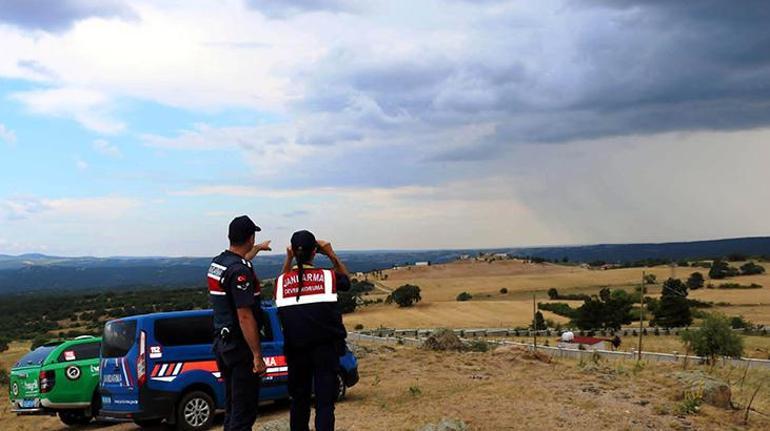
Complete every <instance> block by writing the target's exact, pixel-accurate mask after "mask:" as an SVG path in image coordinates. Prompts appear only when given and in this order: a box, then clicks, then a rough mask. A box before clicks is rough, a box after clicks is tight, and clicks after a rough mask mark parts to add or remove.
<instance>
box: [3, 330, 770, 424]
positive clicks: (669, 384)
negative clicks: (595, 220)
mask: <svg viewBox="0 0 770 431" xmlns="http://www.w3.org/2000/svg"><path fill="white" fill-rule="evenodd" d="M359 347H360V348H359V352H358V355H359V358H360V371H361V381H360V382H359V383H358V385H356V386H355V387H354V388H352V389H351V390H350V392H349V397H348V399H347V400H345V401H344V402H342V403H340V404H339V405H338V406H337V424H338V429H340V430H348V431H358V430H377V431H381V430H419V429H421V428H422V427H423V426H424V425H425V424H428V423H436V422H438V421H439V420H441V419H442V418H452V419H458V420H462V421H464V422H465V423H466V424H467V425H468V426H469V429H471V430H525V429H526V430H529V429H545V430H557V429H609V430H637V429H638V430H642V429H645V430H648V429H656V430H668V429H682V430H684V429H688V430H700V429H703V430H709V429H714V430H716V429H738V430H740V429H751V430H760V429H768V427H770V417H768V416H766V415H761V414H759V413H752V415H751V417H750V422H749V425H748V426H744V425H742V422H741V421H742V418H743V412H742V411H739V410H722V409H717V408H715V407H711V406H707V405H704V406H702V408H701V409H700V411H699V412H698V413H696V414H692V415H686V414H682V413H679V409H680V406H681V405H682V401H681V399H680V398H681V388H679V387H678V386H677V384H675V383H673V382H674V379H673V377H672V375H673V373H674V372H676V371H678V369H677V368H675V367H673V366H669V365H661V364H647V365H646V366H642V367H634V363H633V362H599V363H596V364H595V363H592V362H589V363H578V362H576V361H566V360H560V361H553V362H551V363H547V362H545V361H542V360H538V359H534V358H532V356H531V355H530V354H527V353H525V352H522V351H516V350H514V351H510V350H509V351H503V352H500V351H494V352H493V351H489V352H484V353H480V352H466V353H439V352H431V351H425V350H422V349H417V348H414V347H404V346H397V347H387V346H379V345H374V344H364V345H361V346H359ZM728 372H730V373H732V374H733V376H732V378H730V377H729V376H727V373H728ZM715 373H717V374H719V373H723V374H724V375H725V377H727V378H728V379H730V380H731V381H736V379H735V376H736V374H735V373H734V372H733V371H729V370H722V369H717V370H715ZM755 373H756V372H754V371H752V374H750V376H749V379H747V383H746V384H745V387H744V388H742V389H739V388H738V387H737V385H734V389H733V391H734V400H735V402H736V403H737V404H738V405H739V406H741V405H745V400H746V399H747V398H748V397H749V396H750V392H751V391H752V390H753V388H754V387H755V386H754V385H755V384H756V383H757V382H759V381H761V380H762V379H764V381H765V382H766V383H765V384H770V374H768V373H767V372H764V374H755ZM5 397H6V395H3V402H4V405H5V406H7V398H5ZM754 405H755V406H756V408H757V409H758V410H759V411H761V412H764V413H770V411H769V410H768V409H769V408H770V391H763V392H762V393H761V394H759V395H758V396H757V400H755V402H754ZM287 416H288V411H287V409H286V407H285V406H277V407H276V406H273V407H265V408H262V417H261V418H260V419H259V421H258V423H257V425H256V426H255V427H254V429H255V430H260V429H261V428H262V425H263V424H265V423H268V422H271V421H275V420H284V419H285V418H286V417H287ZM220 423H221V419H220ZM0 429H3V430H6V429H7V430H30V431H31V430H35V431H37V430H63V429H65V428H64V427H63V426H62V425H61V424H60V423H59V422H58V420H57V419H55V418H41V417H21V418H17V417H15V416H12V415H10V414H9V413H8V411H7V408H4V409H3V410H2V412H1V413H0ZM88 429H104V430H115V431H123V430H131V429H136V428H135V427H134V426H133V425H132V424H117V425H91V426H89V427H88ZM215 429H221V425H220V426H218V427H217V428H215Z"/></svg>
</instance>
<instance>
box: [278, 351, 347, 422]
mask: <svg viewBox="0 0 770 431" xmlns="http://www.w3.org/2000/svg"><path fill="white" fill-rule="evenodd" d="M285 352H286V362H287V365H288V367H289V395H290V396H291V431H309V427H308V423H309V422H310V399H311V395H312V394H313V388H315V430H316V431H332V430H334V402H335V400H336V399H337V391H338V388H337V369H338V368H339V355H338V353H337V348H336V347H335V344H334V343H332V342H329V343H325V344H321V345H318V346H314V347H307V348H295V347H288V346H286V348H285Z"/></svg>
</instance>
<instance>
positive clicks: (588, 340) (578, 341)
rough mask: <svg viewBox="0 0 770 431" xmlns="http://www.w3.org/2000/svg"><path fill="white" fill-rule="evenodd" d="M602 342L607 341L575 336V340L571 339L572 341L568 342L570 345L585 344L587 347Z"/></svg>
mask: <svg viewBox="0 0 770 431" xmlns="http://www.w3.org/2000/svg"><path fill="white" fill-rule="evenodd" d="M604 341H608V340H604V339H602V338H594V337H578V336H577V335H576V336H575V338H573V339H572V341H570V343H574V344H587V345H589V346H593V345H594V344H598V343H602V342H604Z"/></svg>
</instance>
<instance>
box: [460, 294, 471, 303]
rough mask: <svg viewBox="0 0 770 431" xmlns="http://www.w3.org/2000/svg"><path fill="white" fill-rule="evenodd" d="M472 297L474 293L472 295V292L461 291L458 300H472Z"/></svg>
mask: <svg viewBox="0 0 770 431" xmlns="http://www.w3.org/2000/svg"><path fill="white" fill-rule="evenodd" d="M471 298H473V295H471V294H470V293H468V292H462V293H460V294H459V295H457V300H458V301H461V302H462V301H470V300H471Z"/></svg>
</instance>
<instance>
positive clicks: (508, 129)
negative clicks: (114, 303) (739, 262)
mask: <svg viewBox="0 0 770 431" xmlns="http://www.w3.org/2000/svg"><path fill="white" fill-rule="evenodd" d="M768 22H770V5H768V4H767V3H766V2H762V1H756V2H751V1H745V2H740V3H737V4H736V3H733V2H726V1H699V2H665V1H632V0H627V1H625V0H620V1H618V0H606V1H602V0H592V1H579V2H578V1H556V0H544V1H538V2H531V1H494V0H485V1H470V0H468V1H463V0H421V1H419V2H415V1H411V0H410V1H406V0H404V1H402V0H387V1H379V2H374V1H348V0H301V1H282V0H219V1H211V0H209V1H203V0H168V1H163V2H157V1H149V0H148V1H145V0H131V1H123V0H99V1H89V0H58V1H47V0H0V52H2V55H0V254H1V253H9V254H18V253H23V252H33V251H34V252H44V253H49V254H61V255H85V254H87V255H102V256H103V255H201V256H203V255H211V254H215V253H216V252H217V251H218V250H219V249H221V248H222V247H223V246H224V245H225V233H226V225H227V223H228V222H229V220H230V219H231V218H232V217H233V216H235V215H239V214H242V213H246V214H249V215H251V216H252V217H253V218H254V219H255V221H257V222H258V224H260V225H261V226H262V227H263V229H264V232H263V233H264V235H263V237H265V238H268V239H273V240H275V241H276V242H277V243H278V244H279V245H283V244H285V243H286V242H287V240H288V237H289V235H290V234H291V232H292V231H294V230H296V229H299V228H310V229H312V230H314V231H316V233H317V234H318V236H322V237H327V238H330V239H332V241H333V242H334V243H335V244H336V246H337V247H338V248H341V249H382V248H387V249H412V248H438V247H442V248H444V247H451V248H461V247H499V246H518V245H546V244H584V243H600V242H630V241H643V242H647V241H672V240H692V239H709V238H720V237H733V236H751V235H766V234H768V233H770V217H769V215H770V192H768V182H769V181H770V170H768V164H769V163H770V30H769V29H768V26H767V23H768Z"/></svg>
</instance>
